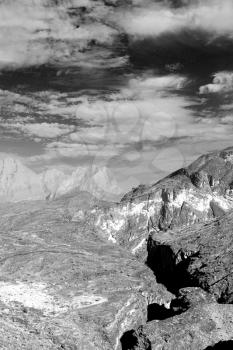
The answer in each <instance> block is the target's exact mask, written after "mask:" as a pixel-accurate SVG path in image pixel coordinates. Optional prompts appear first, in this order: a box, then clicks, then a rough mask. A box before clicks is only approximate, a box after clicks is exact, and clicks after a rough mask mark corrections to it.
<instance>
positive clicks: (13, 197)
mask: <svg viewBox="0 0 233 350" xmlns="http://www.w3.org/2000/svg"><path fill="white" fill-rule="evenodd" d="M72 191H87V192H89V193H91V194H93V195H94V196H96V197H99V196H101V197H105V198H106V199H110V200H111V199H113V198H116V196H119V195H120V194H121V190H120V188H119V187H118V184H117V182H116V181H115V180H114V178H113V176H112V174H111V172H110V170H108V169H107V168H106V167H102V168H98V167H97V166H93V167H79V168H77V169H76V170H75V171H73V172H72V173H71V174H70V175H67V174H65V173H63V172H62V171H61V170H58V169H49V170H46V171H44V172H42V173H40V174H37V173H36V172H34V171H33V170H31V169H29V168H28V167H26V166H25V165H24V164H22V162H21V161H20V160H19V159H17V158H12V157H5V158H3V159H0V201H1V202H19V201H24V200H44V199H55V198H58V197H60V196H63V195H65V194H67V193H70V192H72Z"/></svg>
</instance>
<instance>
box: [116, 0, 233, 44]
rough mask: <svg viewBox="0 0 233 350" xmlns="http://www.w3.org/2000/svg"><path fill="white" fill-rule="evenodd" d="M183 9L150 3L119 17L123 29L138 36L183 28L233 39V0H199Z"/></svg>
mask: <svg viewBox="0 0 233 350" xmlns="http://www.w3.org/2000/svg"><path fill="white" fill-rule="evenodd" d="M190 3H191V4H190V5H189V6H186V7H182V8H176V9H175V8H169V7H168V6H164V5H163V6H161V5H151V6H145V8H144V9H143V8H138V9H137V8H135V9H134V10H131V11H129V12H128V13H125V14H124V13H120V16H119V17H118V20H119V22H120V23H121V25H122V27H123V28H124V30H125V31H126V32H127V33H128V34H130V35H132V36H136V37H145V36H154V37H156V36H159V35H161V34H164V33H168V32H172V33H174V32H179V31H180V30H182V29H191V30H198V31H200V30H203V31H205V32H207V33H209V34H210V36H211V37H212V38H214V37H215V36H221V35H226V36H227V37H229V38H233V21H232V16H233V3H232V1H231V0H224V1H218V0H206V1H198V2H197V3H194V4H193V2H190Z"/></svg>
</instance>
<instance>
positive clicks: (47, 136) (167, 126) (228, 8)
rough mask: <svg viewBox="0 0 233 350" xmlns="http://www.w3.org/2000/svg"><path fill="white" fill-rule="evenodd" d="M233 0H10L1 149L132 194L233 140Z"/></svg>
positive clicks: (3, 9) (0, 94) (0, 100)
mask: <svg viewBox="0 0 233 350" xmlns="http://www.w3.org/2000/svg"><path fill="white" fill-rule="evenodd" d="M232 18H233V2H232V1H230V0H224V1H221V2H220V1H215V0H202V1H201V0H200V1H198V0H197V1H150V0H144V1H140V0H129V1H120V0H119V1H117V0H108V1H107V0H106V1H101V0H99V1H94V0H69V1H65V0H17V1H16V0H7V1H6V0H2V1H1V2H0V27H1V29H0V135H1V137H0V156H1V157H5V156H6V155H10V156H12V157H17V158H18V159H20V160H21V161H22V162H23V163H24V164H25V165H27V166H28V167H30V168H31V169H33V170H35V171H36V172H38V173H40V172H42V171H44V170H46V169H51V168H55V169H59V170H62V171H63V172H65V173H67V174H68V173H71V172H72V171H74V170H75V169H76V168H77V167H79V166H86V167H89V168H92V167H95V168H96V167H98V168H100V169H101V168H107V169H109V170H110V171H111V172H110V173H109V174H111V175H109V176H112V177H113V178H114V181H116V182H117V183H118V185H119V187H120V188H121V190H122V193H124V192H125V191H127V190H129V189H130V188H131V187H133V186H137V185H139V184H140V183H152V182H155V181H157V180H158V179H160V178H162V177H163V176H166V175H167V174H169V173H170V172H172V171H175V170H176V169H178V168H181V167H183V166H186V165H188V164H189V163H190V162H191V161H192V160H193V159H195V158H196V157H197V156H199V155H201V154H202V153H204V152H208V151H213V150H216V149H219V148H224V147H227V146H231V145H232V134H233V128H232V124H233V98H232V93H233V22H232Z"/></svg>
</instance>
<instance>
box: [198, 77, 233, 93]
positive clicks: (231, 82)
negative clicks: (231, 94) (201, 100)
mask: <svg viewBox="0 0 233 350" xmlns="http://www.w3.org/2000/svg"><path fill="white" fill-rule="evenodd" d="M232 90H233V72H218V73H215V74H214V75H213V82H212V83H211V84H207V85H203V86H201V87H200V88H199V93H200V94H209V93H224V92H228V91H232Z"/></svg>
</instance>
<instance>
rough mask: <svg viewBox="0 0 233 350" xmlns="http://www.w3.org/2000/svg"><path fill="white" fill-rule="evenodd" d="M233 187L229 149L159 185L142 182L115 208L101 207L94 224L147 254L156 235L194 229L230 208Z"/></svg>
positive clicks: (111, 237)
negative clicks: (188, 228)
mask: <svg viewBox="0 0 233 350" xmlns="http://www.w3.org/2000/svg"><path fill="white" fill-rule="evenodd" d="M232 188H233V148H230V149H227V150H224V151H221V152H214V153H211V154H208V155H204V156H201V157H200V158H199V159H198V160H197V161H195V162H194V163H192V164H191V165H190V166H188V167H187V168H184V169H180V170H178V171H176V172H175V173H173V174H171V175H170V176H168V177H166V178H165V179H163V180H161V181H159V182H158V183H156V184H153V185H151V186H139V187H138V188H136V189H134V190H132V191H131V192H129V193H128V194H126V195H125V196H124V197H123V198H122V200H121V202H120V203H119V204H116V205H113V206H112V207H111V208H110V209H109V208H108V209H107V210H106V209H104V210H103V209H102V208H100V209H96V211H95V215H96V222H95V226H96V227H97V229H99V231H100V232H102V234H103V235H105V236H106V237H108V239H109V240H111V241H113V242H118V243H119V244H121V245H123V246H127V247H128V248H129V249H130V250H131V252H132V253H133V254H135V255H142V256H143V257H145V256H146V249H147V240H148V237H149V236H150V235H151V234H152V233H154V232H164V231H167V230H171V229H174V228H176V227H178V228H181V227H189V226H192V225H194V224H196V223H200V222H206V221H208V220H210V219H211V218H214V217H218V216H221V215H223V214H224V213H226V212H227V211H229V210H231V209H232V208H233V191H232ZM92 216H93V213H92Z"/></svg>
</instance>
